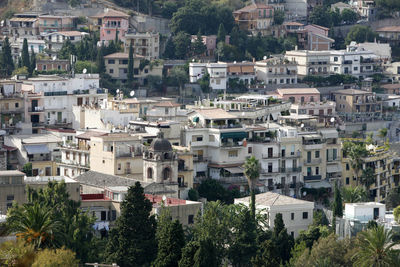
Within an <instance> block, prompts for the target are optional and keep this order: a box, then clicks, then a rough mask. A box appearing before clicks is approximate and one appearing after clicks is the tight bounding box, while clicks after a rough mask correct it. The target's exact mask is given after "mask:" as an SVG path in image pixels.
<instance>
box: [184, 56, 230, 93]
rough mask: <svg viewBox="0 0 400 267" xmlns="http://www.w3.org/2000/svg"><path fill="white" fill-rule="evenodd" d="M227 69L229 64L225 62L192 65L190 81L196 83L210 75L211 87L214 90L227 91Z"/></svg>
mask: <svg viewBox="0 0 400 267" xmlns="http://www.w3.org/2000/svg"><path fill="white" fill-rule="evenodd" d="M227 69H228V64H227V63H224V62H218V63H190V64H189V81H190V82H191V83H195V82H197V80H198V79H201V78H202V77H203V76H204V75H205V74H206V73H208V74H209V75H210V87H211V88H212V89H213V90H225V89H226V83H227V78H228V75H227Z"/></svg>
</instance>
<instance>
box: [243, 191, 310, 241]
mask: <svg viewBox="0 0 400 267" xmlns="http://www.w3.org/2000/svg"><path fill="white" fill-rule="evenodd" d="M235 204H244V205H246V206H250V197H244V198H236V199H235ZM256 209H257V210H258V211H259V212H261V213H266V214H267V215H268V227H269V228H270V229H273V228H274V220H275V217H276V215H277V214H278V213H280V214H282V219H283V223H284V224H285V227H286V229H287V231H288V233H289V234H290V235H291V236H292V237H294V238H296V237H298V236H299V234H300V231H303V230H307V229H308V226H309V225H311V224H312V221H313V212H314V202H310V201H305V200H300V199H296V198H292V197H288V196H284V195H280V194H277V193H272V192H266V193H262V194H257V195H256Z"/></svg>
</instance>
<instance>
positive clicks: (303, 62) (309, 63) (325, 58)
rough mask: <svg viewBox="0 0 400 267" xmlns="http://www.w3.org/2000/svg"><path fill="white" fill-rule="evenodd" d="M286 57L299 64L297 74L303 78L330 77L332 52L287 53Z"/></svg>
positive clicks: (307, 51) (299, 51)
mask: <svg viewBox="0 0 400 267" xmlns="http://www.w3.org/2000/svg"><path fill="white" fill-rule="evenodd" d="M285 57H286V58H287V59H288V60H290V61H292V62H296V63H297V74H298V75H299V76H301V77H303V76H306V75H328V74H329V69H330V52H329V51H328V50H327V51H311V50H292V51H287V52H286V54H285Z"/></svg>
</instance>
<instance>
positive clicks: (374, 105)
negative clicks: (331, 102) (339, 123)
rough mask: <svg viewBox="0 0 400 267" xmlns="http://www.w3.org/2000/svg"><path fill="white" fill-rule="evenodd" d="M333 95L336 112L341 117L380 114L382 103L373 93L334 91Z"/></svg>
mask: <svg viewBox="0 0 400 267" xmlns="http://www.w3.org/2000/svg"><path fill="white" fill-rule="evenodd" d="M333 95H334V98H335V102H336V111H337V112H338V113H339V114H341V115H346V116H347V115H349V116H353V115H355V116H357V115H360V114H366V115H368V114H369V115H380V114H381V112H382V101H381V100H379V99H378V97H377V96H376V94H375V93H373V92H368V91H363V90H357V89H345V90H338V91H335V92H334V93H333Z"/></svg>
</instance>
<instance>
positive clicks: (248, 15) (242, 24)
mask: <svg viewBox="0 0 400 267" xmlns="http://www.w3.org/2000/svg"><path fill="white" fill-rule="evenodd" d="M233 16H234V18H235V23H236V24H237V25H238V26H239V28H240V29H242V30H245V31H250V32H252V33H257V32H261V33H263V32H265V30H267V29H268V28H269V27H271V25H272V24H273V20H274V8H273V7H272V6H268V5H265V4H258V3H253V4H251V5H248V6H245V7H243V8H241V9H239V10H236V11H234V12H233Z"/></svg>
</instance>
